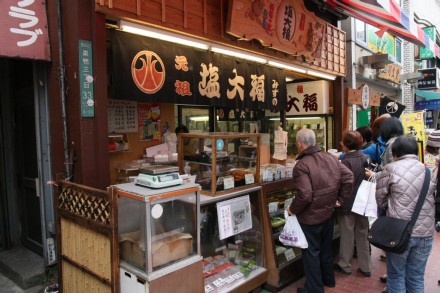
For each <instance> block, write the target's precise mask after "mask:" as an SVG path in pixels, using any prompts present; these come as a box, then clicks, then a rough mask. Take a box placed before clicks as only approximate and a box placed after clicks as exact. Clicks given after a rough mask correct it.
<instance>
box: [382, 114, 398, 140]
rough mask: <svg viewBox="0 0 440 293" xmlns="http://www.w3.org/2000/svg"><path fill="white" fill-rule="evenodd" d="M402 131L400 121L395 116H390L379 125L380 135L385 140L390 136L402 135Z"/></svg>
mask: <svg viewBox="0 0 440 293" xmlns="http://www.w3.org/2000/svg"><path fill="white" fill-rule="evenodd" d="M403 133H404V132H403V125H402V122H400V120H399V118H397V117H391V118H389V119H387V120H385V121H384V122H383V123H382V124H381V125H380V136H381V137H382V139H383V141H385V142H386V141H388V140H389V139H390V138H392V137H396V136H400V135H403Z"/></svg>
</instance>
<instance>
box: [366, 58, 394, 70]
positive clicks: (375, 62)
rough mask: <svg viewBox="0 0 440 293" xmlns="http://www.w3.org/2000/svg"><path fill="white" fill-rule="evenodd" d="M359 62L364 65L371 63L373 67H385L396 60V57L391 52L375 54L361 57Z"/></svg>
mask: <svg viewBox="0 0 440 293" xmlns="http://www.w3.org/2000/svg"><path fill="white" fill-rule="evenodd" d="M359 59H360V60H359V63H360V64H363V65H370V67H371V68H373V69H382V68H385V65H387V64H391V63H394V62H395V58H394V57H393V56H391V55H389V54H374V55H370V56H363V57H360V58H359Z"/></svg>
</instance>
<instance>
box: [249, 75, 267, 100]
mask: <svg viewBox="0 0 440 293" xmlns="http://www.w3.org/2000/svg"><path fill="white" fill-rule="evenodd" d="M251 79H252V81H251V85H252V89H251V92H250V93H249V95H250V96H251V97H252V101H255V99H256V100H258V101H259V102H264V74H263V75H260V76H257V75H256V74H251Z"/></svg>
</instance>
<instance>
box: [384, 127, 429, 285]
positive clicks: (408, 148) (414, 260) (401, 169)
mask: <svg viewBox="0 0 440 293" xmlns="http://www.w3.org/2000/svg"><path fill="white" fill-rule="evenodd" d="M391 152H392V155H393V158H394V161H393V162H390V163H389V164H387V165H386V166H385V167H384V169H383V171H382V172H381V173H380V176H379V178H378V180H377V186H376V201H377V205H378V207H380V208H382V209H386V211H387V212H386V214H387V216H389V217H392V218H397V219H405V220H409V219H410V218H411V215H412V213H413V211H414V209H415V206H416V203H417V199H418V197H419V196H420V192H421V190H422V187H423V182H424V178H425V173H426V168H425V166H424V164H423V163H421V162H420V161H419V157H418V145H417V141H416V139H415V138H414V137H410V136H404V135H401V136H399V137H397V138H396V139H395V140H393V143H392V146H391ZM433 177H434V179H433ZM434 180H435V176H434V175H432V174H431V184H430V187H429V190H428V193H427V195H426V199H425V202H424V204H423V206H422V209H421V211H420V214H419V216H418V218H417V221H416V223H415V224H414V228H413V230H412V233H411V238H410V242H409V245H408V247H407V249H406V250H405V251H404V252H403V253H393V252H388V251H387V252H386V261H387V273H388V277H387V289H388V290H387V292H389V293H400V292H414V293H423V292H424V275H425V268H426V263H427V261H428V257H429V255H430V253H431V249H432V244H433V241H434V196H433V192H434V189H435V181H434Z"/></svg>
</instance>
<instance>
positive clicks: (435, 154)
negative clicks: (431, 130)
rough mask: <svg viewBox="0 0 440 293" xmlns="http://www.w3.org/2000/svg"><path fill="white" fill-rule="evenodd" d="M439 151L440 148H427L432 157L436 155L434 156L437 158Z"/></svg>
mask: <svg viewBox="0 0 440 293" xmlns="http://www.w3.org/2000/svg"><path fill="white" fill-rule="evenodd" d="M439 150H440V148H438V147H433V146H430V145H427V146H426V152H427V153H429V154H431V155H434V156H437V155H438V154H439V153H440V152H439Z"/></svg>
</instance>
